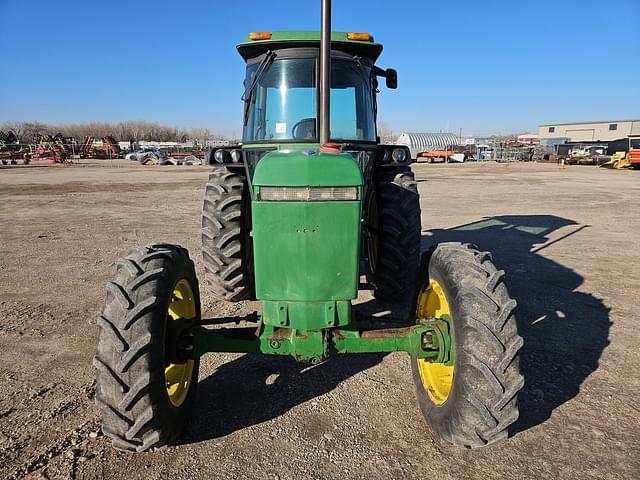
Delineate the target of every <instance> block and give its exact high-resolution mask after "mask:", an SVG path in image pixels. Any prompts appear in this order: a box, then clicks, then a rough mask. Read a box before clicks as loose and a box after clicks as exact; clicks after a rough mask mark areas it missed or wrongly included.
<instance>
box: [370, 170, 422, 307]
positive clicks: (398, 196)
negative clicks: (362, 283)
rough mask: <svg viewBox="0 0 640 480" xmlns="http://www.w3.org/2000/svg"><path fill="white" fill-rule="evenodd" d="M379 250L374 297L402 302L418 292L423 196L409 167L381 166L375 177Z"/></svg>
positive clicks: (373, 280) (371, 275)
mask: <svg viewBox="0 0 640 480" xmlns="http://www.w3.org/2000/svg"><path fill="white" fill-rule="evenodd" d="M375 182H376V192H377V198H378V212H379V232H378V235H379V247H378V259H377V267H376V271H375V272H370V277H371V283H372V284H373V285H374V287H375V288H374V296H375V297H376V298H380V299H383V300H391V301H396V300H402V299H403V298H405V297H406V296H407V295H410V294H411V292H413V291H414V289H415V282H416V279H417V273H418V265H419V260H420V235H421V231H422V226H421V221H420V197H419V195H418V189H417V184H416V181H415V176H414V174H413V172H412V171H411V168H410V167H408V166H400V167H381V168H380V170H379V171H378V172H377V174H376V180H375Z"/></svg>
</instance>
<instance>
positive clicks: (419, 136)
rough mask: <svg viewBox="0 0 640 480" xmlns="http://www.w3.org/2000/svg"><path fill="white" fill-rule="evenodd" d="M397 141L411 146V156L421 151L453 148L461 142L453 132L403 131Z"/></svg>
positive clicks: (414, 156) (399, 143) (415, 155)
mask: <svg viewBox="0 0 640 480" xmlns="http://www.w3.org/2000/svg"><path fill="white" fill-rule="evenodd" d="M396 143H397V144H398V145H406V146H407V147H409V150H411V158H416V157H417V155H418V153H420V152H426V151H429V150H437V149H444V148H451V147H453V146H455V145H458V144H459V143H460V142H459V139H458V137H457V136H456V135H454V134H453V133H401V134H400V136H399V137H398V141H397V142H396Z"/></svg>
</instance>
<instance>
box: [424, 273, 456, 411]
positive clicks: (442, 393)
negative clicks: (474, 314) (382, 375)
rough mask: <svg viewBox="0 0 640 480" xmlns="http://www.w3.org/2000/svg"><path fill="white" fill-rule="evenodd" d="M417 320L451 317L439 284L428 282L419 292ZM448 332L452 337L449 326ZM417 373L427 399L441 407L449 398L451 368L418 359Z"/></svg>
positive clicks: (451, 378)
mask: <svg viewBox="0 0 640 480" xmlns="http://www.w3.org/2000/svg"><path fill="white" fill-rule="evenodd" d="M416 315H417V318H419V319H421V318H428V317H436V318H437V317H440V316H442V315H449V316H451V311H450V310H449V303H448V302H447V297H446V296H445V294H444V290H443V289H442V286H440V284H439V283H438V282H437V281H435V280H433V279H430V280H429V284H428V285H427V288H426V289H424V290H422V291H421V292H420V296H419V297H418V305H417V312H416ZM450 332H451V334H452V335H453V326H452V325H450ZM416 360H417V364H418V372H419V373H420V379H421V380H422V386H423V387H424V389H425V390H426V391H427V394H428V395H429V398H430V399H431V401H432V402H433V403H435V404H436V405H442V404H443V403H444V402H446V401H447V399H448V398H449V393H451V385H453V368H454V367H453V366H448V365H445V364H444V363H430V362H427V361H426V360H424V359H422V358H418V359H416Z"/></svg>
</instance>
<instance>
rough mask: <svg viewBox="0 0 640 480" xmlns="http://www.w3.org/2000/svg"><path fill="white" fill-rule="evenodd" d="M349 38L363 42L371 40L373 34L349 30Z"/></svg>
mask: <svg viewBox="0 0 640 480" xmlns="http://www.w3.org/2000/svg"><path fill="white" fill-rule="evenodd" d="M347 40H360V41H362V42H370V41H371V35H369V34H368V33H366V32H349V33H347Z"/></svg>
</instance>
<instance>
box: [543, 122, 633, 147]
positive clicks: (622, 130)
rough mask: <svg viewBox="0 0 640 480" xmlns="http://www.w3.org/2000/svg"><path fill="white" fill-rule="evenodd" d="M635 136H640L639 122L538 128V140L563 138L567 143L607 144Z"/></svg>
mask: <svg viewBox="0 0 640 480" xmlns="http://www.w3.org/2000/svg"><path fill="white" fill-rule="evenodd" d="M637 134H640V120H609V121H606V122H583V123H550V124H547V125H540V126H539V127H538V136H539V137H540V139H545V138H558V137H564V138H567V139H568V140H567V141H569V142H608V141H610V140H616V139H618V138H623V137H626V136H627V135H637Z"/></svg>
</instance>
